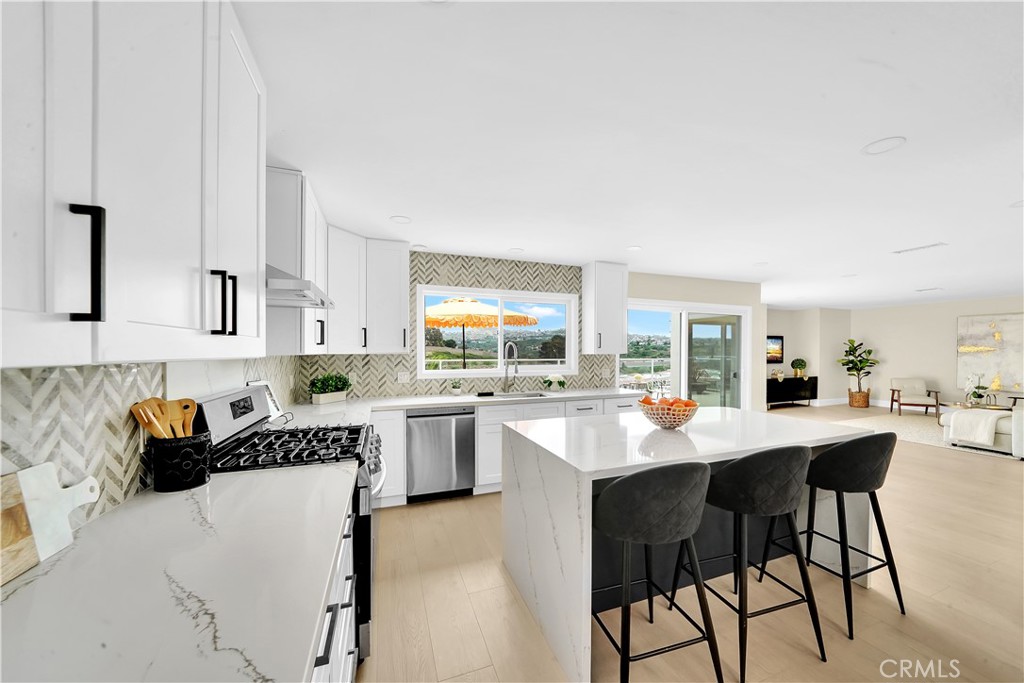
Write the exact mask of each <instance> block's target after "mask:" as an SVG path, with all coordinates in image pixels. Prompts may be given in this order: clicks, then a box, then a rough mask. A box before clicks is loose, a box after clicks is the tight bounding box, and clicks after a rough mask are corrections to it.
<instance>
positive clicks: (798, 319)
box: [765, 308, 850, 401]
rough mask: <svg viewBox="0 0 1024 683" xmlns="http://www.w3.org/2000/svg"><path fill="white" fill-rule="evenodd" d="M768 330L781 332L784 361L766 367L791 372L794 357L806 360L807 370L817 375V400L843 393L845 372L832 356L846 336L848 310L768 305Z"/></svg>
mask: <svg viewBox="0 0 1024 683" xmlns="http://www.w3.org/2000/svg"><path fill="white" fill-rule="evenodd" d="M767 317H768V334H772V335H776V334H779V335H782V336H783V337H785V340H784V348H783V353H784V358H785V359H784V362H783V363H782V365H768V364H767V363H766V364H765V367H766V371H767V372H771V371H772V370H773V369H775V368H781V369H782V370H783V371H785V373H786V374H787V375H792V374H793V370H792V368H791V367H790V365H789V364H790V362H791V361H792V360H793V359H794V358H803V359H804V360H806V361H807V374H809V375H812V376H814V377H817V378H818V400H819V401H824V400H830V399H842V398H845V397H846V387H847V375H846V371H845V370H843V368H842V366H841V365H839V364H838V363H836V362H835V361H836V359H837V358H839V356H841V355H842V352H843V344H844V343H845V341H846V340H847V339H849V338H850V311H848V310H842V309H835V308H808V309H803V310H797V311H790V310H782V309H769V310H768V316H767Z"/></svg>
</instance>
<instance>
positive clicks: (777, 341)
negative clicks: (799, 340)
mask: <svg viewBox="0 0 1024 683" xmlns="http://www.w3.org/2000/svg"><path fill="white" fill-rule="evenodd" d="M767 360H768V362H769V363H781V362H782V337H779V336H776V335H771V334H770V335H768V358H767Z"/></svg>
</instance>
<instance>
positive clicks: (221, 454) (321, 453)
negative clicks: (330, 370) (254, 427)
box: [210, 425, 376, 472]
mask: <svg viewBox="0 0 1024 683" xmlns="http://www.w3.org/2000/svg"><path fill="white" fill-rule="evenodd" d="M375 438H376V437H375V435H373V434H372V432H370V429H369V428H368V427H367V425H344V426H331V427H305V428H291V429H270V430H267V431H259V432H255V433H253V434H249V435H248V436H243V437H241V438H239V439H236V440H234V441H232V442H231V443H229V444H226V445H225V446H223V447H222V448H220V449H217V450H216V451H215V452H214V453H213V456H212V457H211V458H210V466H211V470H212V471H213V472H237V471H240V470H251V469H269V468H272V467H294V466H296V465H314V464H318V463H328V462H340V461H343V460H359V461H360V463H362V461H363V460H365V459H366V457H365V455H364V453H365V451H366V450H367V449H366V446H367V445H368V444H370V443H372V442H374V441H375Z"/></svg>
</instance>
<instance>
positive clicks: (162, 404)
mask: <svg viewBox="0 0 1024 683" xmlns="http://www.w3.org/2000/svg"><path fill="white" fill-rule="evenodd" d="M143 403H145V404H146V405H147V406H148V407H149V410H150V411H151V412H152V413H153V416H154V417H155V418H156V421H157V423H158V424H159V425H160V429H162V430H163V432H164V434H166V435H167V438H171V437H172V436H174V434H173V433H172V432H171V419H170V413H169V412H168V409H167V401H165V400H163V399H162V398H157V397H155V396H153V397H151V398H147V399H146V400H145V401H143Z"/></svg>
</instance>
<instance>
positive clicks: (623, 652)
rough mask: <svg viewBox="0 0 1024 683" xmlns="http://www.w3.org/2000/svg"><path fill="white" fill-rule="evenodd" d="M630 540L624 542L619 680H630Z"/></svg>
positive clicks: (626, 681)
mask: <svg viewBox="0 0 1024 683" xmlns="http://www.w3.org/2000/svg"><path fill="white" fill-rule="evenodd" d="M629 545H630V544H629V541H623V543H622V630H621V633H620V636H619V680H620V681H621V682H622V683H628V682H629V615H630V604H631V601H632V595H631V591H630V586H629V582H630V577H629V563H630V552H629V550H630V548H629Z"/></svg>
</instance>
